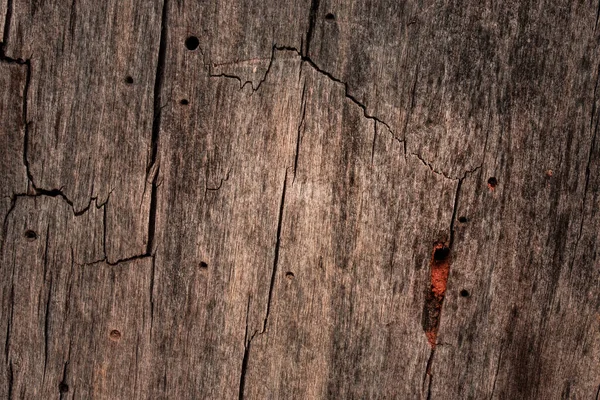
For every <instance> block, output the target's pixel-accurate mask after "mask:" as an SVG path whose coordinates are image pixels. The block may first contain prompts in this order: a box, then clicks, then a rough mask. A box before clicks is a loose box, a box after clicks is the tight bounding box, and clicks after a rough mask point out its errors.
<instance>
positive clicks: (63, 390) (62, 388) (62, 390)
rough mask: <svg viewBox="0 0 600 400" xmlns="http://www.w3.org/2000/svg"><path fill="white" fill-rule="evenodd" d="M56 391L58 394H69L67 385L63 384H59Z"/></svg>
mask: <svg viewBox="0 0 600 400" xmlns="http://www.w3.org/2000/svg"><path fill="white" fill-rule="evenodd" d="M58 391H59V392H60V393H68V392H69V385H67V384H66V383H64V382H61V383H59V384H58Z"/></svg>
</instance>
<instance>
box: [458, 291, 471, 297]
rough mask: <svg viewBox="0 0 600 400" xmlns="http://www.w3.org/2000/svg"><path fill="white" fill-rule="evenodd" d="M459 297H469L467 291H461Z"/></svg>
mask: <svg viewBox="0 0 600 400" xmlns="http://www.w3.org/2000/svg"><path fill="white" fill-rule="evenodd" d="M460 297H469V291H468V290H466V289H463V290H461V291H460Z"/></svg>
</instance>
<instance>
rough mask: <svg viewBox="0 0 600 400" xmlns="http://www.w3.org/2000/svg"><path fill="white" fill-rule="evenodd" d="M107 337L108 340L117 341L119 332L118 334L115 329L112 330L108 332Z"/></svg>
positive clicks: (119, 335)
mask: <svg viewBox="0 0 600 400" xmlns="http://www.w3.org/2000/svg"><path fill="white" fill-rule="evenodd" d="M108 337H109V338H110V340H114V341H117V340H119V339H121V332H119V331H118V330H116V329H113V330H112V331H110V333H109V334H108Z"/></svg>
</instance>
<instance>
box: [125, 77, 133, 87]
mask: <svg viewBox="0 0 600 400" xmlns="http://www.w3.org/2000/svg"><path fill="white" fill-rule="evenodd" d="M125 83H126V84H128V85H131V84H132V83H133V78H132V77H131V76H128V77H126V78H125Z"/></svg>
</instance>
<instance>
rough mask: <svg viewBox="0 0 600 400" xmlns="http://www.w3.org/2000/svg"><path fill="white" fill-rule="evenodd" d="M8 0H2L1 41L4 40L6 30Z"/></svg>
mask: <svg viewBox="0 0 600 400" xmlns="http://www.w3.org/2000/svg"><path fill="white" fill-rule="evenodd" d="M7 2H8V0H0V42H4V31H5V29H6V28H5V26H6V11H7V10H8V6H7Z"/></svg>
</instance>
